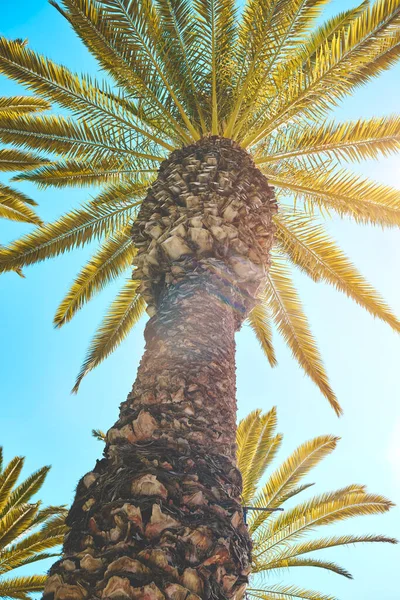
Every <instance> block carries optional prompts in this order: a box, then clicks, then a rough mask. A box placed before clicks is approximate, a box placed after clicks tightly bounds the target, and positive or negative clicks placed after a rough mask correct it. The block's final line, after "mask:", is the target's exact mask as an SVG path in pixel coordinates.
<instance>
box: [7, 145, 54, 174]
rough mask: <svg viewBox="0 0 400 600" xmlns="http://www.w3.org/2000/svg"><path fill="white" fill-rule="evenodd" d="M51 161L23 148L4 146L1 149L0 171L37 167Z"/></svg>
mask: <svg viewBox="0 0 400 600" xmlns="http://www.w3.org/2000/svg"><path fill="white" fill-rule="evenodd" d="M48 162H49V161H48V160H46V159H44V158H41V157H40V156H37V155H35V154H31V153H29V152H22V151H21V150H15V149H8V148H3V149H2V150H0V171H20V170H24V169H27V170H28V169H35V168H36V167H38V166H39V165H42V164H43V163H48Z"/></svg>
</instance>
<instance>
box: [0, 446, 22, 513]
mask: <svg viewBox="0 0 400 600" xmlns="http://www.w3.org/2000/svg"><path fill="white" fill-rule="evenodd" d="M23 465H24V459H23V458H22V457H21V456H16V457H15V458H13V459H12V460H11V461H10V462H9V463H8V465H7V466H6V468H5V469H4V470H2V471H1V473H0V511H3V508H4V506H6V504H7V502H8V499H9V495H10V492H11V490H12V489H13V487H14V485H15V484H16V482H17V480H18V477H19V476H20V474H21V471H22V467H23Z"/></svg>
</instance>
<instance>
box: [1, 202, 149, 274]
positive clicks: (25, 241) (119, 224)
mask: <svg viewBox="0 0 400 600" xmlns="http://www.w3.org/2000/svg"><path fill="white" fill-rule="evenodd" d="M138 204H140V202H139V203H138V202H132V201H131V202H130V203H128V202H127V203H124V204H122V203H118V204H115V205H110V206H108V205H106V204H104V205H101V204H95V203H93V202H92V203H91V204H87V205H86V206H84V208H83V209H81V210H75V211H71V212H70V213H69V214H68V215H66V216H63V217H61V218H60V219H59V220H58V221H55V222H54V223H50V224H46V225H44V226H43V227H41V228H40V229H37V230H36V231H34V232H33V233H30V234H28V235H26V236H25V237H23V238H21V239H20V240H18V241H17V242H14V244H11V245H10V246H9V247H8V248H1V249H0V271H8V270H10V269H15V268H20V267H23V266H26V265H30V264H34V263H36V262H40V261H42V260H45V259H47V258H50V257H53V256H58V255H60V254H62V253H64V252H66V251H67V250H71V249H73V248H79V247H82V246H84V245H85V244H88V243H90V242H91V241H93V240H95V239H99V238H101V237H103V236H104V235H106V234H107V233H109V232H111V231H113V230H114V228H117V229H121V228H123V227H124V226H126V224H127V223H129V222H130V221H131V220H132V218H133V209H134V208H135V207H136V206H138Z"/></svg>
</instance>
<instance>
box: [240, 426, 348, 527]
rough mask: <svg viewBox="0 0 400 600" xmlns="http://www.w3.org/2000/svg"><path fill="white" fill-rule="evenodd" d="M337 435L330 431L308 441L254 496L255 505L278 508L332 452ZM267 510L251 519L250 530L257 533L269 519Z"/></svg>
mask: <svg viewBox="0 0 400 600" xmlns="http://www.w3.org/2000/svg"><path fill="white" fill-rule="evenodd" d="M337 441H338V439H337V438H335V437H333V436H330V435H327V436H320V437H317V438H314V439H312V440H310V441H309V442H305V443H304V444H302V445H301V446H299V448H297V450H295V452H293V453H292V454H291V455H290V456H289V458H288V459H287V460H286V461H285V462H284V463H283V464H282V466H281V467H280V468H279V469H277V470H276V471H275V472H274V473H273V474H272V475H271V476H270V477H269V479H268V481H267V482H266V483H265V485H264V486H263V487H262V488H261V490H260V492H259V493H258V494H257V497H256V498H255V499H254V500H253V504H254V506H259V507H266V508H277V507H279V506H280V505H281V504H282V501H285V500H286V499H287V494H288V493H289V492H290V491H292V490H294V489H296V487H297V484H298V483H299V481H301V479H303V477H304V476H305V475H307V473H309V471H310V470H311V469H313V468H314V467H315V466H316V465H317V464H318V463H319V462H320V461H321V460H323V459H324V458H325V457H326V456H327V455H328V454H330V453H331V452H332V451H333V450H334V449H335V447H336V444H337ZM267 516H268V515H267V513H259V514H257V516H255V517H253V518H252V519H251V522H250V524H249V530H250V531H251V532H252V533H254V532H256V531H257V529H258V528H259V527H260V526H261V525H262V524H263V523H264V522H265V520H266V519H267Z"/></svg>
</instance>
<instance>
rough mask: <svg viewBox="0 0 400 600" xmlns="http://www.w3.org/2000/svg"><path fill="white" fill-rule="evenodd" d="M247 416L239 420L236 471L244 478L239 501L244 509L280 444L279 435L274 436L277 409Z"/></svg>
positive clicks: (280, 438) (256, 412)
mask: <svg viewBox="0 0 400 600" xmlns="http://www.w3.org/2000/svg"><path fill="white" fill-rule="evenodd" d="M249 416H251V419H252V420H250V421H249V420H246V419H244V420H243V421H241V423H240V425H239V430H238V435H237V444H238V457H239V459H238V468H239V470H240V472H241V474H242V478H243V491H242V502H243V504H244V505H246V506H247V505H249V504H250V502H251V501H252V499H253V496H254V494H255V491H256V488H257V485H258V483H259V481H260V479H261V477H262V476H263V475H264V473H265V471H266V469H267V467H268V466H269V465H270V464H271V462H272V461H273V459H274V458H275V456H276V453H277V451H278V449H279V447H280V445H281V441H282V436H281V435H275V430H276V425H277V418H276V408H273V409H272V410H270V411H269V412H268V413H266V414H264V415H261V414H260V412H259V411H255V412H254V413H251V415H249Z"/></svg>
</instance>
